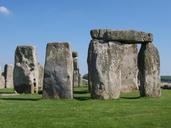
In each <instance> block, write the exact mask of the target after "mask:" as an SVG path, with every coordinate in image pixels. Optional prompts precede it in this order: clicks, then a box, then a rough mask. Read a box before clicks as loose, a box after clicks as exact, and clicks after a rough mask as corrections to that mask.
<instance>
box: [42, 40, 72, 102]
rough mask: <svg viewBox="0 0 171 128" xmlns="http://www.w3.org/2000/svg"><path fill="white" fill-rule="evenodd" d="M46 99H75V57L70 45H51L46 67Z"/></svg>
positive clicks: (44, 86) (47, 49)
mask: <svg viewBox="0 0 171 128" xmlns="http://www.w3.org/2000/svg"><path fill="white" fill-rule="evenodd" d="M44 68H45V69H44V83H43V97H44V98H56V99H60V98H64V99H72V98H73V57H72V52H71V49H70V46H69V44H68V43H49V44H48V45H47V48H46V60H45V67H44Z"/></svg>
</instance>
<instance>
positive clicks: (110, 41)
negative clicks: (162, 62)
mask: <svg viewBox="0 0 171 128" xmlns="http://www.w3.org/2000/svg"><path fill="white" fill-rule="evenodd" d="M91 37H92V40H91V43H90V45H89V50H88V71H89V73H88V84H89V90H90V92H91V96H92V97H93V98H95V99H117V98H119V95H120V92H129V91H132V90H135V89H138V88H139V87H138V83H139V82H138V63H137V60H138V49H137V44H138V43H140V44H142V45H143V46H144V45H145V44H148V42H152V41H153V35H152V34H151V33H145V32H139V31H135V30H111V29H95V30H91ZM143 46H142V47H143ZM141 49H142V48H141ZM156 54H157V53H155V54H153V55H156ZM156 56H157V55H156ZM139 58H140V57H139ZM158 61H159V59H158ZM154 65H155V66H156V67H157V66H158V64H154ZM139 66H140V65H139ZM156 69H157V68H156ZM142 70H143V68H142ZM148 70H151V69H148ZM157 71H159V70H157ZM151 76H155V75H154V74H151ZM143 77H145V76H144V75H141V78H140V79H141V80H142V79H143ZM156 79H157V78H156ZM141 83H142V82H141ZM153 83H154V81H153ZM149 88H150V87H149Z"/></svg>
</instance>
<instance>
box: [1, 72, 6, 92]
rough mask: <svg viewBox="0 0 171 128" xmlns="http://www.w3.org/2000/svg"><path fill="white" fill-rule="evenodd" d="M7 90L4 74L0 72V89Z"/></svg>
mask: <svg viewBox="0 0 171 128" xmlns="http://www.w3.org/2000/svg"><path fill="white" fill-rule="evenodd" d="M3 88H5V78H4V73H3V72H1V71H0V89H3Z"/></svg>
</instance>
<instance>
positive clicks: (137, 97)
mask: <svg viewBox="0 0 171 128" xmlns="http://www.w3.org/2000/svg"><path fill="white" fill-rule="evenodd" d="M120 98H121V99H140V98H141V97H140V96H136V97H126V96H122V97H120Z"/></svg>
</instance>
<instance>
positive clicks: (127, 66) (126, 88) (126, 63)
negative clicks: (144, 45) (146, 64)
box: [121, 44, 138, 92]
mask: <svg viewBox="0 0 171 128" xmlns="http://www.w3.org/2000/svg"><path fill="white" fill-rule="evenodd" d="M123 47H124V48H123V53H122V62H121V76H122V84H121V92H131V91H133V90H137V89H138V65H137V58H138V48H137V44H123Z"/></svg>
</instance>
